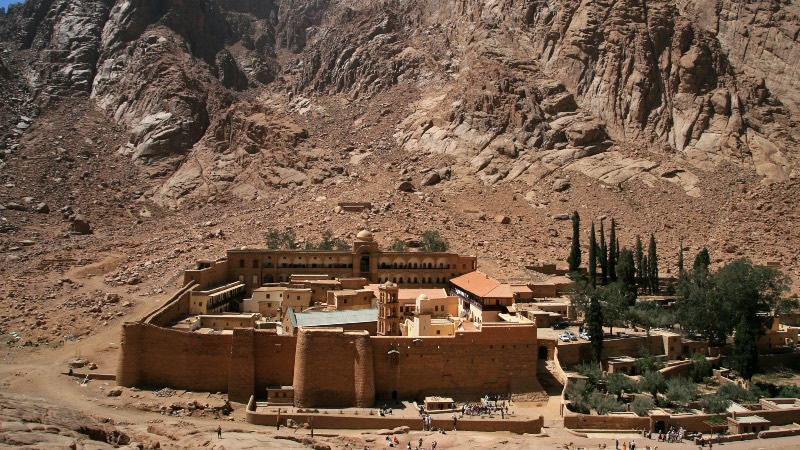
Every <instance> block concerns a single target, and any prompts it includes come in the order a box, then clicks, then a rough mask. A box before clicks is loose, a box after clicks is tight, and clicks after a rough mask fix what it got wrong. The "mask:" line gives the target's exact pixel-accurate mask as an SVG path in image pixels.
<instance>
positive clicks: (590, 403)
mask: <svg viewBox="0 0 800 450" xmlns="http://www.w3.org/2000/svg"><path fill="white" fill-rule="evenodd" d="M691 361H692V363H693V364H692V367H691V369H690V371H689V376H688V377H682V376H675V377H665V376H664V375H663V374H662V372H661V371H660V369H662V368H663V364H662V362H661V361H660V360H659V359H658V358H657V357H655V356H652V355H647V354H644V356H643V357H641V358H638V359H637V360H636V362H635V363H634V365H635V367H636V368H637V369H638V372H639V373H641V374H642V375H640V376H638V377H632V376H628V375H625V374H623V373H619V372H616V373H610V374H608V373H605V372H603V371H602V369H601V367H600V365H599V364H597V363H582V364H580V365H578V366H577V368H576V371H577V373H578V374H580V375H582V376H583V377H585V378H581V379H577V380H576V379H572V380H570V382H569V383H568V385H567V388H566V390H565V392H564V393H565V397H566V398H565V400H568V401H569V404H568V408H569V410H570V411H573V412H576V413H580V414H597V415H604V414H608V413H614V412H626V411H630V412H633V413H635V414H637V415H638V416H640V417H646V416H648V413H649V412H650V411H651V410H653V409H656V408H658V409H662V410H664V411H665V412H667V413H669V414H686V413H689V414H700V413H705V414H722V413H725V412H726V411H728V408H729V407H730V406H731V405H732V404H733V403H737V404H739V405H742V406H743V407H744V408H748V405H751V404H757V403H758V401H759V399H761V398H800V385H798V384H797V380H798V378H800V374H798V372H797V371H795V370H794V369H790V368H786V367H780V368H777V369H775V370H772V371H769V372H767V373H764V374H759V375H758V376H756V377H754V378H753V380H752V381H751V382H750V387H749V388H745V387H742V386H741V385H739V384H736V383H735V382H732V381H729V380H727V379H723V380H718V379H717V378H715V377H713V376H712V375H713V372H712V367H711V363H710V362H709V361H708V360H707V359H706V358H705V357H704V356H702V355H700V354H694V355H693V356H692V358H691ZM787 381H788V382H787Z"/></svg>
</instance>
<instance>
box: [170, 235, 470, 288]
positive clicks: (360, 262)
mask: <svg viewBox="0 0 800 450" xmlns="http://www.w3.org/2000/svg"><path fill="white" fill-rule="evenodd" d="M476 268H477V258H476V257H474V256H462V255H458V254H455V253H448V252H428V253H426V252H390V251H384V250H381V249H380V248H379V247H378V243H377V242H375V240H374V238H373V236H372V233H370V232H369V231H366V230H364V231H361V232H360V233H358V235H357V237H356V240H355V242H354V243H353V249H352V250H351V251H322V250H267V249H254V248H235V249H230V250H228V252H227V255H226V257H225V258H223V259H218V260H200V261H198V263H197V267H196V268H195V269H191V270H186V271H185V272H184V282H185V283H189V282H191V281H194V282H196V283H197V284H198V289H210V288H214V287H216V286H220V285H222V284H226V283H231V282H240V283H242V284H243V285H244V291H245V292H244V294H245V295H250V294H251V293H252V291H253V289H257V288H259V287H261V286H262V285H265V284H272V283H287V282H289V281H290V280H292V279H297V278H293V277H297V276H298V274H299V275H304V276H308V275H315V276H317V278H314V279H308V280H306V281H309V282H320V281H323V280H322V277H326V278H328V279H331V280H333V279H339V280H340V283H341V282H342V281H341V280H348V279H352V278H364V279H366V280H368V281H369V282H371V283H385V282H386V281H391V282H392V283H396V284H398V285H399V286H403V287H445V286H447V284H448V282H449V281H450V279H452V278H455V277H458V276H460V275H463V274H465V273H469V272H472V271H474V270H475V269H476ZM356 284H357V283H356ZM362 286H363V285H362ZM342 288H344V289H346V288H347V286H345V285H343V286H342ZM327 290H329V289H327ZM327 290H326V292H327Z"/></svg>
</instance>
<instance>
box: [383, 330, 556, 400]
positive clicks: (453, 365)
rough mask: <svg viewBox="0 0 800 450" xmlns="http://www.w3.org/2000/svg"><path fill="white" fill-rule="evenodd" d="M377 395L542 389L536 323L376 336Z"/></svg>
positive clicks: (456, 394) (477, 393) (464, 394)
mask: <svg viewBox="0 0 800 450" xmlns="http://www.w3.org/2000/svg"><path fill="white" fill-rule="evenodd" d="M372 345H373V347H374V349H375V358H374V364H375V390H376V397H381V398H384V399H389V398H393V397H398V398H418V399H421V398H423V397H425V396H427V395H447V396H451V397H454V398H456V399H458V398H468V399H473V400H474V399H475V397H476V396H482V395H485V394H506V393H529V392H537V391H540V390H541V386H540V385H539V383H538V380H537V378H536V370H537V363H536V359H537V350H538V347H537V345H536V327H534V326H533V325H510V326H509V325H490V324H484V325H483V327H482V331H480V332H457V333H456V335H455V337H426V338H425V339H414V338H409V337H388V336H387V337H382V336H378V337H374V338H373V339H372Z"/></svg>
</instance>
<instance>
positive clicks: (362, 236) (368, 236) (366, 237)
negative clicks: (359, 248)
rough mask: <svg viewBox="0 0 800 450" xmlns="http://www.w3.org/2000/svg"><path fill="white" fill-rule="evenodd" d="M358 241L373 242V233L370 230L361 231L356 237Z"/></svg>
mask: <svg viewBox="0 0 800 450" xmlns="http://www.w3.org/2000/svg"><path fill="white" fill-rule="evenodd" d="M356 239H358V240H359V241H371V240H372V233H370V232H369V230H361V231H359V232H358V234H357V235H356Z"/></svg>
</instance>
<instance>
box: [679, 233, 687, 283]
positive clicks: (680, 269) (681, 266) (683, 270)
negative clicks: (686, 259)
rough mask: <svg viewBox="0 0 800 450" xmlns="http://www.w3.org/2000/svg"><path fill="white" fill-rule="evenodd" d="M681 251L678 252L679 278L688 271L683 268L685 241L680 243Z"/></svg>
mask: <svg viewBox="0 0 800 450" xmlns="http://www.w3.org/2000/svg"><path fill="white" fill-rule="evenodd" d="M679 244H680V246H681V248H680V250H678V276H679V277H680V276H683V275H685V274H686V269H684V267H683V240H681V241H680V243H679Z"/></svg>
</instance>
